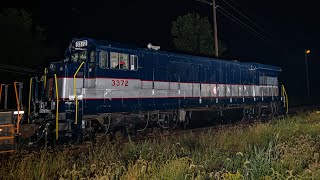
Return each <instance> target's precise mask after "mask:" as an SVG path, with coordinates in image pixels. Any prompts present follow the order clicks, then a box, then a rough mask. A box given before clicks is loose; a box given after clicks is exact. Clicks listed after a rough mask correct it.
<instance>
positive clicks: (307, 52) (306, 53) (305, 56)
mask: <svg viewBox="0 0 320 180" xmlns="http://www.w3.org/2000/svg"><path fill="white" fill-rule="evenodd" d="M308 54H310V50H309V49H307V50H305V51H304V58H305V61H306V74H307V95H308V97H310V87H309V70H308Z"/></svg>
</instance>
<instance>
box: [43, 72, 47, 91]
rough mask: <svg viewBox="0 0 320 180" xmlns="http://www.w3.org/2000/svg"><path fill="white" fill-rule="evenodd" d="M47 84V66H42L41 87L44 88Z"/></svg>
mask: <svg viewBox="0 0 320 180" xmlns="http://www.w3.org/2000/svg"><path fill="white" fill-rule="evenodd" d="M46 85H47V68H44V74H43V88H44V89H46Z"/></svg>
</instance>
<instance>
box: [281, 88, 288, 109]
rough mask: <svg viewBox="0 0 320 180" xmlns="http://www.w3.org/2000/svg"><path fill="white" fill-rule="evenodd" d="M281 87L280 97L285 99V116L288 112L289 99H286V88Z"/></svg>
mask: <svg viewBox="0 0 320 180" xmlns="http://www.w3.org/2000/svg"><path fill="white" fill-rule="evenodd" d="M281 87H282V95H283V97H284V98H285V102H284V103H285V107H286V114H288V112H289V99H288V94H287V91H286V88H285V87H284V85H282V86H281Z"/></svg>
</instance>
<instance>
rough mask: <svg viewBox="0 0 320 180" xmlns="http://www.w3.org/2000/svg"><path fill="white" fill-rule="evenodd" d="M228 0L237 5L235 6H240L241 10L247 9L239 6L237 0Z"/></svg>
mask: <svg viewBox="0 0 320 180" xmlns="http://www.w3.org/2000/svg"><path fill="white" fill-rule="evenodd" d="M229 1H231V2H233V3H234V4H235V5H237V6H238V7H239V8H241V9H242V10H244V11H248V9H247V8H244V7H242V6H240V5H239V4H238V3H237V2H235V1H234V0H229Z"/></svg>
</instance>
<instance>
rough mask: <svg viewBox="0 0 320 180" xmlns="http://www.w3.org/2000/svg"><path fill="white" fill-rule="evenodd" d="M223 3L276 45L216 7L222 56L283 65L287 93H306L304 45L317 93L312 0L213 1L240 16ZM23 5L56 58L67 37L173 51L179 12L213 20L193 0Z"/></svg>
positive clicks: (205, 8)
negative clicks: (173, 27) (55, 49)
mask: <svg viewBox="0 0 320 180" xmlns="http://www.w3.org/2000/svg"><path fill="white" fill-rule="evenodd" d="M233 1H236V2H237V4H238V5H240V6H241V7H240V6H238V5H237V4H235V3H234V2H233ZM226 2H227V3H229V4H231V5H233V6H234V7H235V8H236V9H237V10H238V11H240V12H241V13H242V14H244V15H246V16H247V17H249V18H250V19H251V20H252V21H253V22H255V23H256V24H258V25H259V26H260V27H261V28H262V29H263V30H261V29H259V28H256V27H255V26H254V25H253V24H250V22H248V21H247V20H246V19H244V18H241V20H242V21H243V22H245V23H247V24H248V25H249V26H250V27H253V28H255V30H256V31H257V32H258V33H260V34H262V35H264V36H266V37H268V39H270V40H271V41H273V43H274V44H275V45H270V44H268V43H266V42H265V41H263V40H261V39H260V38H258V37H257V36H255V35H254V34H252V33H249V32H248V31H246V30H245V29H243V28H242V27H240V26H239V25H237V24H235V23H234V22H232V21H231V20H229V19H227V18H226V17H224V16H223V15H222V14H221V13H219V12H217V19H218V36H219V39H220V40H222V41H223V42H225V44H226V46H227V52H225V53H224V55H223V56H224V58H225V59H237V60H240V61H255V62H260V63H264V64H270V65H278V66H281V68H282V69H283V73H282V75H281V82H282V83H284V84H286V85H287V89H288V91H289V94H291V95H294V96H303V94H306V90H305V87H306V85H305V84H306V80H305V79H306V78H305V64H304V63H305V61H304V49H311V54H310V55H309V57H308V59H309V74H310V86H311V95H312V96H315V95H316V94H317V92H318V91H319V89H320V86H319V85H318V82H319V80H318V78H319V77H320V76H319V75H318V74H319V71H318V68H319V67H320V61H319V49H320V47H319V46H320V45H319V41H320V36H319V35H318V33H319V32H320V25H319V20H318V18H319V10H318V9H316V8H317V6H316V5H315V4H314V3H311V1H310V2H308V1H303V2H301V1H300V2H294V1H279V0H268V1H257V0H246V1H244V0H242V1H237V0H216V4H217V5H219V6H221V7H222V8H224V9H225V10H227V11H228V12H230V13H232V14H233V15H235V16H236V17H239V18H240V17H241V16H240V15H239V14H237V12H236V11H234V10H233V9H232V8H230V7H229V6H228V5H227V4H226ZM42 6H45V7H46V8H45V7H42ZM72 6H77V7H76V8H71V7H72ZM48 7H50V8H48ZM26 9H27V10H28V12H30V13H32V16H33V20H34V22H35V23H37V24H39V25H40V26H41V27H43V28H44V29H45V33H46V35H47V43H48V44H51V45H54V46H57V47H59V50H60V57H62V54H63V52H64V50H65V49H66V48H67V45H68V42H69V41H70V40H71V38H73V37H83V36H85V37H92V38H97V39H104V40H111V41H118V42H124V43H133V44H136V45H138V46H141V47H145V46H146V45H147V43H149V42H151V43H152V44H154V45H160V46H161V50H166V51H174V48H173V44H172V37H171V33H170V28H171V22H172V20H174V19H175V18H176V17H177V16H179V15H184V14H186V13H188V12H196V13H199V14H200V15H201V16H207V17H208V18H209V20H210V21H212V7H211V6H209V5H206V4H203V3H200V2H198V1H195V0H176V1H174V0H172V1H169V0H161V1H152V0H149V1H147V0H139V1H132V0H131V1H82V0H78V1H68V3H67V4H66V3H64V4H54V3H53V1H52V2H51V3H48V2H46V1H41V2H39V3H38V4H35V5H33V8H26ZM56 58H58V57H53V59H56ZM48 61H49V60H48Z"/></svg>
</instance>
